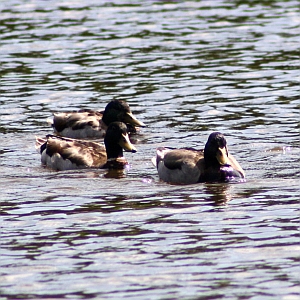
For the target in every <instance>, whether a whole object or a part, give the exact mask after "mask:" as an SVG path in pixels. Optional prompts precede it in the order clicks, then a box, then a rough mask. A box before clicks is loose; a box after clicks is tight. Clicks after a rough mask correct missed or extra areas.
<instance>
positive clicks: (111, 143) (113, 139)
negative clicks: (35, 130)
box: [36, 122, 137, 171]
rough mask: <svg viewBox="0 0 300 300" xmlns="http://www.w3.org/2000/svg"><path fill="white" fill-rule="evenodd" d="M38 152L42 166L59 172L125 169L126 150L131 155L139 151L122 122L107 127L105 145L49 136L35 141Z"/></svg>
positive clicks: (37, 138)
mask: <svg viewBox="0 0 300 300" xmlns="http://www.w3.org/2000/svg"><path fill="white" fill-rule="evenodd" d="M36 149H37V150H38V151H39V152H40V154H41V162H42V164H43V165H44V166H47V167H50V168H52V169H54V170H57V171H64V170H74V169H83V168H102V169H123V168H124V167H125V166H126V165H127V164H128V162H127V160H126V159H125V158H124V157H123V149H124V150H125V151H129V152H132V153H135V152H136V151H137V149H136V148H135V146H134V145H133V144H132V143H131V142H130V140H129V136H128V133H127V126H126V125H125V124H124V123H122V122H112V123H111V124H110V125H109V126H108V128H107V131H106V135H105V138H104V145H103V144H101V143H99V142H96V141H87V140H80V139H71V138H65V137H61V136H57V135H53V134H49V135H47V136H46V138H40V137H36Z"/></svg>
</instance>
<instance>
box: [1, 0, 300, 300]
mask: <svg viewBox="0 0 300 300" xmlns="http://www.w3.org/2000/svg"><path fill="white" fill-rule="evenodd" d="M45 4H46V2H45V1H29V2H28V1H24V0H20V1H9V2H7V1H6V2H4V1H3V2H1V3H0V11H1V14H0V20H1V26H0V28H1V29H0V36H1V43H0V58H1V70H0V75H1V86H0V91H1V94H0V107H1V116H0V136H1V144H0V162H1V180H0V188H1V224H2V230H1V249H0V254H1V255H0V257H1V258H0V262H1V283H0V290H1V299H21V298H22V299H25V298H26V299H34V298H35V299H40V298H45V299H46V298H47V299H48V298H49V299H50V298H51V299H52V298H61V299H64V298H72V299H73V298H74V299H86V298H89V299H120V298H126V299H182V298H185V299H200V298H201V299H202V298H203V299H221V298H226V299H262V298H263V299H289V300H291V299H299V297H300V280H299V278H300V276H299V250H300V249H299V248H300V247H299V176H300V168H299V166H300V159H299V154H300V143H299V108H300V101H299V80H300V77H299V59H298V56H299V33H300V21H299V7H298V6H299V5H298V3H297V1H292V0H288V1H281V2H280V1H279V2H276V3H275V2H272V1H263V2H257V1H254V2H253V1H252V2H251V1H242V2H241V1H232V2H226V1H183V2H182V1H144V2H141V1H131V2H130V4H125V3H124V2H122V1H118V0H116V1H102V2H101V3H100V2H99V3H96V2H95V1H94V2H93V1H89V0H88V1H87V2H80V1H72V0H70V1H66V2H65V1H62V2H61V1H60V2H58V1H48V2H47V5H45ZM113 99H121V100H126V101H127V102H128V103H129V105H130V107H131V109H132V111H133V113H134V115H136V116H137V117H138V119H140V120H141V121H143V122H144V123H146V125H147V127H145V128H142V129H141V130H140V132H139V133H138V134H136V135H133V136H131V139H132V142H133V143H134V144H135V146H136V148H137V150H138V151H137V153H125V154H124V155H125V157H126V158H127V160H128V161H129V166H128V167H127V168H126V169H125V170H122V171H107V170H98V169H89V170H78V171H62V172H56V171H53V170H50V169H48V168H45V167H43V166H41V163H40V154H39V153H38V152H36V151H35V148H34V143H35V136H45V135H46V134H48V133H51V128H50V126H49V124H48V123H47V119H49V118H50V119H51V117H52V114H53V113H54V112H57V111H70V110H78V109H81V108H88V109H96V110H103V109H104V107H105V106H106V104H107V103H108V102H109V101H111V100H113ZM212 131H221V132H222V133H224V135H225V136H226V139H227V141H228V147H229V151H230V153H232V154H233V155H234V156H235V157H236V158H237V160H238V161H239V162H240V164H241V165H242V167H243V169H244V170H245V172H246V178H247V181H246V182H245V183H242V184H216V183H215V184H195V185H185V186H184V185H169V184H167V183H164V182H162V181H160V180H159V178H158V174H157V171H156V169H155V168H154V167H153V165H152V163H151V158H152V157H153V156H154V155H155V149H156V148H157V147H161V146H170V147H176V148H177V147H194V148H199V149H201V148H203V147H204V144H205V142H206V140H207V138H208V136H209V134H210V133H211V132H212Z"/></svg>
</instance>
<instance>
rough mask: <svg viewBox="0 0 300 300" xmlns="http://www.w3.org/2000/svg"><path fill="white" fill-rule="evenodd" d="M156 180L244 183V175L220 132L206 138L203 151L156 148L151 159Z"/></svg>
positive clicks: (184, 182) (177, 182) (186, 182)
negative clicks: (154, 168) (156, 173)
mask: <svg viewBox="0 0 300 300" xmlns="http://www.w3.org/2000/svg"><path fill="white" fill-rule="evenodd" d="M152 163H153V164H154V165H155V166H156V168H157V171H158V175H159V178H160V179H161V180H162V181H165V182H168V183H172V184H194V183H201V182H233V181H235V182H244V181H245V172H244V170H243V169H242V167H241V166H240V164H239V163H238V162H237V160H236V159H235V158H234V157H233V156H232V155H231V154H229V152H228V147H227V141H226V139H225V137H224V135H223V134H222V133H221V132H213V133H211V134H210V135H209V137H208V140H207V142H206V144H205V147H204V149H201V150H197V149H194V148H180V149H172V148H166V147H159V148H157V150H156V157H153V158H152Z"/></svg>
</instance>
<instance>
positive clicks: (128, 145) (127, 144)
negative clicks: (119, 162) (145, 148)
mask: <svg viewBox="0 0 300 300" xmlns="http://www.w3.org/2000/svg"><path fill="white" fill-rule="evenodd" d="M119 145H120V146H121V147H122V148H123V149H124V150H125V151H129V152H133V153H134V152H136V151H137V150H136V148H135V147H134V146H133V145H132V144H131V142H130V140H129V137H128V134H127V133H126V134H122V138H121V140H120V142H119Z"/></svg>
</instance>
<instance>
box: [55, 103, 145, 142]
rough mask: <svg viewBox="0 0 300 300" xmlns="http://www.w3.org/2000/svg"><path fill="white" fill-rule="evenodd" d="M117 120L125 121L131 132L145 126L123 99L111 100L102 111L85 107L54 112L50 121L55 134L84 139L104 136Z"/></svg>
mask: <svg viewBox="0 0 300 300" xmlns="http://www.w3.org/2000/svg"><path fill="white" fill-rule="evenodd" d="M115 121H119V122H124V123H125V124H126V125H127V127H128V130H129V132H131V133H136V130H137V127H144V126H145V124H144V123H143V122H141V121H139V120H138V119H137V118H136V117H135V116H134V115H133V114H132V112H131V110H130V108H129V105H128V104H127V103H126V102H125V101H122V100H113V101H111V102H109V103H108V104H107V105H106V107H105V110H104V111H101V112H100V111H93V110H89V109H83V110H79V111H77V112H62V113H54V116H53V120H52V121H50V123H51V125H52V127H53V130H54V133H55V134H58V135H60V136H64V137H69V138H76V139H84V138H103V137H104V136H105V133H106V130H107V127H108V125H109V124H110V123H112V122H115Z"/></svg>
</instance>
